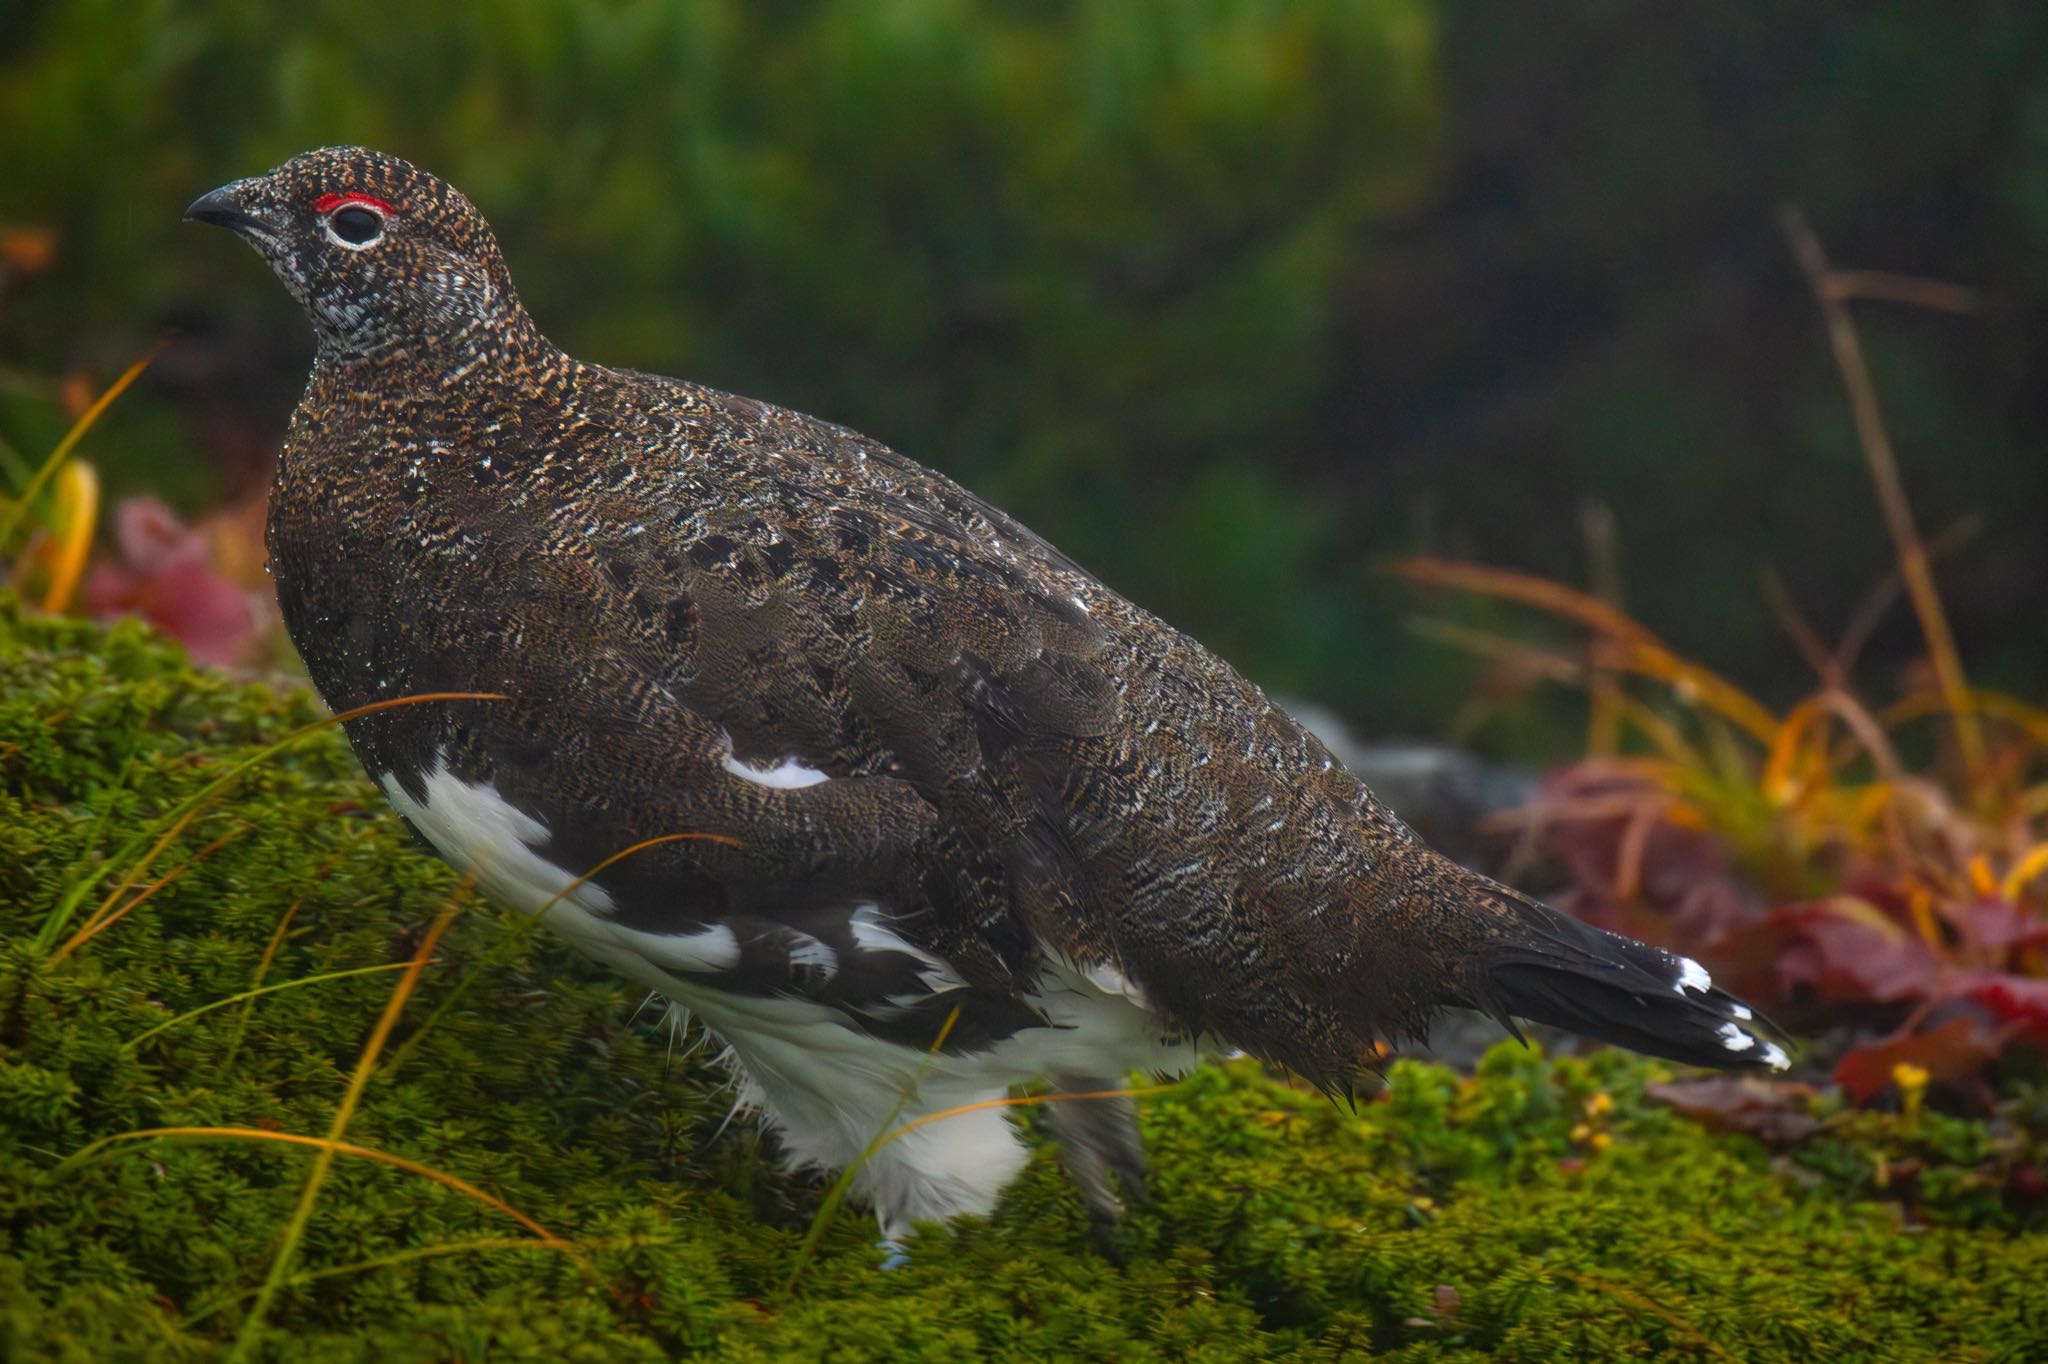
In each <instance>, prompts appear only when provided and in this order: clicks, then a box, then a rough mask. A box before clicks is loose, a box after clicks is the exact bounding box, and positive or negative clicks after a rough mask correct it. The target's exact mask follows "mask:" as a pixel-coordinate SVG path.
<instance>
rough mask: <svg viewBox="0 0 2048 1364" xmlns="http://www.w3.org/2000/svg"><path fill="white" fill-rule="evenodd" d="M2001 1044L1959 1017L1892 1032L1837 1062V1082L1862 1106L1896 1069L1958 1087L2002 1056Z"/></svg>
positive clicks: (1881, 1089)
mask: <svg viewBox="0 0 2048 1364" xmlns="http://www.w3.org/2000/svg"><path fill="white" fill-rule="evenodd" d="M2002 1042H2003V1039H2002V1038H2001V1037H2000V1036H1999V1035H1998V1034H1997V1033H1995V1032H1993V1031H1992V1030H1991V1029H1989V1028H1987V1027H1986V1026H1985V1025H1984V1022H1983V1020H1981V1019H1978V1018H1974V1017H1971V1016H1970V1015H1967V1014H1962V1015H1958V1016H1957V1017H1955V1018H1951V1019H1950V1020H1949V1021H1948V1022H1946V1023H1944V1024H1942V1025H1941V1026H1940V1027H1938V1028H1934V1029H1931V1030H1929V1031H1927V1032H1917V1033H1916V1032H1902V1033H1894V1034H1893V1035H1892V1036H1890V1037H1886V1038H1883V1039H1881V1040H1879V1041H1876V1042H1872V1043H1869V1044H1868V1045H1865V1046H1861V1047H1854V1048H1851V1049H1850V1050H1849V1051H1847V1052H1844V1053H1843V1055H1842V1059H1841V1060H1840V1061H1838V1062H1836V1063H1835V1083H1836V1084H1838V1085H1840V1086H1841V1087H1842V1089H1843V1091H1844V1092H1846V1093H1847V1094H1848V1095H1849V1097H1850V1098H1852V1099H1854V1100H1856V1102H1858V1103H1865V1102H1868V1101H1869V1100H1870V1099H1871V1098H1872V1097H1874V1096H1876V1095H1878V1094H1881V1093H1883V1092H1884V1090H1885V1088H1886V1087H1887V1086H1889V1085H1890V1084H1891V1083H1892V1069H1893V1067H1895V1066H1899V1065H1902V1064H1904V1065H1914V1066H1918V1067H1920V1068H1921V1069H1922V1070H1924V1071H1926V1072H1927V1075H1928V1078H1929V1079H1930V1080H1932V1081H1933V1082H1934V1083H1935V1084H1959V1083H1962V1082H1963V1081H1966V1080H1970V1079H1973V1078H1974V1077H1975V1076H1976V1074H1977V1072H1978V1071H1980V1070H1982V1069H1984V1067H1985V1066H1986V1065H1987V1064H1989V1063H1990V1062H1991V1060H1992V1059H1993V1058H1994V1057H1996V1056H1997V1055H1998V1049H1999V1046H2000V1045H2001V1044H2002Z"/></svg>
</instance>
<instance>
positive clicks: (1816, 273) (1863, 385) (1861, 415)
mask: <svg viewBox="0 0 2048 1364" xmlns="http://www.w3.org/2000/svg"><path fill="white" fill-rule="evenodd" d="M1780 221H1781V223H1782V225H1783V227H1784V231H1785V238H1786V240H1787V241H1788V242H1790V243H1791V246H1792V254H1793V256H1794V257H1795V258H1796V259H1797V260H1798V262H1799V268H1800V269H1801V270H1802V271H1804V272H1805V274H1806V278H1807V282H1808V284H1809V285H1810V286H1811V287H1812V289H1813V296H1814V298H1815V300H1816V301H1818V302H1819V304H1820V310H1821V316H1822V318H1823V319H1824V320H1825V321H1826V323H1827V331H1828V344H1829V346H1830V347H1831V348H1832V349H1833V351H1834V353H1835V366H1836V368H1837V369H1839V370H1840V371H1841V374H1842V387H1843V389H1844V390H1845V391H1846V392H1847V394H1848V398H1849V414H1850V417H1851V418H1852V420H1854V422H1855V424H1856V435H1857V440H1858V443H1859V444H1860V445H1861V446H1862V447H1863V457H1864V462H1865V463H1866V464H1868V465H1869V466H1870V477H1871V481H1872V482H1874V483H1875V484H1876V485H1877V500H1878V505H1879V506H1880V507H1881V508H1882V509H1883V511H1884V518H1885V524H1886V525H1887V526H1888V527H1889V528H1890V530H1891V535H1892V545H1893V547H1894V549H1895V551H1896V552H1897V554H1898V559H1899V577H1900V578H1901V579H1902V580H1903V581H1904V583H1905V585H1906V593H1907V595H1908V596H1909V597H1910V598H1911V599H1912V602H1913V611H1914V613H1915V614H1916V615H1918V616H1919V618H1920V630H1921V633H1922V634H1923V635H1925V636H1926V639H1927V652H1928V655H1929V658H1930V661H1931V662H1932V663H1933V665H1934V675H1935V677H1936V679H1937V681H1938V682H1939V684H1940V687H1941V694H1942V699H1943V701H1944V703H1945V704H1946V705H1947V706H1948V708H1949V710H1950V712H1951V713H1952V714H1953V715H1954V717H1955V727H1956V745H1957V747H1958V748H1959V749H1960V750H1961V754H1962V760H1963V772H1964V776H1965V778H1966V780H1967V781H1968V782H1969V784H1970V787H1971V789H1972V790H1975V789H1976V788H1977V785H1978V782H1979V779H1980V775H1981V773H1982V772H1983V770H1984V735H1983V731H1982V730H1981V729H1980V728H1979V726H1978V724H1977V712H1976V709H1975V707H1974V705H1973V704H1972V702H1971V698H1970V688H1969V683H1968V682H1967V681H1965V680H1964V677H1963V665H1962V659H1961V657H1960V655H1959V654H1958V653H1957V650H1956V641H1955V634H1954V632H1953V631H1952V630H1951V629H1950V628H1949V623H1948V614H1947V612H1945V611H1944V610H1943V609H1942V605H1941V595H1940V593H1938V592H1937V591H1935V587H1934V575H1933V573H1932V572H1931V571H1930V570H1929V568H1928V562H1927V546H1926V544H1925V542H1924V541H1922V540H1921V538H1920V531H1919V528H1918V526H1916V525H1915V524H1914V521H1913V508H1912V505H1911V504H1910V503H1909V502H1908V501H1907V500H1906V488H1905V483H1904V480H1903V479H1901V478H1900V476H1899V460H1898V455H1897V453H1896V452H1895V451H1894V450H1893V448H1892V440H1891V435H1890V433H1889V432H1887V431H1886V430H1885V424H1884V412H1883V409H1882V408H1881V407H1880V406H1879V405H1878V401H1877V386H1876V384H1875V383H1874V382H1873V381H1872V380H1871V377H1870V364H1869V362H1868V361H1867V360H1866V359H1865V357H1864V354H1863V338H1862V336H1861V335H1860V334H1859V333H1858V332H1857V330H1856V322H1855V319H1854V318H1852V317H1851V316H1850V315H1849V305H1848V303H1847V302H1846V301H1845V295H1844V291H1843V289H1842V287H1841V285H1840V280H1839V276H1838V275H1837V273H1836V272H1835V270H1834V268H1833V267H1832V266H1831V265H1829V263H1828V258H1827V253H1826V252H1825V251H1823V250H1822V249H1821V245H1820V240H1819V238H1817V237H1815V236H1814V235H1813V229H1812V228H1810V227H1809V226H1807V222H1806V215H1805V214H1803V213H1801V212H1800V211H1799V210H1798V209H1796V208H1792V207H1787V208H1785V209H1784V210H1783V212H1782V213H1781V215H1780Z"/></svg>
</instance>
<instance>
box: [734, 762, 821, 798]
mask: <svg viewBox="0 0 2048 1364" xmlns="http://www.w3.org/2000/svg"><path fill="white" fill-rule="evenodd" d="M725 770H726V771H728V772H730V773H732V774H733V775H734V776H735V777H738V778H739V779H740V780H741V781H750V782H752V783H753V784H754V785H756V786H766V787H770V788H772V789H774V790H777V791H794V790H798V789H800V788H802V787H805V786H816V785H817V784H818V783H819V782H821V781H830V780H832V778H831V777H830V776H828V775H827V774H825V773H823V772H820V771H819V770H818V769H817V768H815V767H805V766H804V765H803V764H802V763H800V762H798V761H797V760H796V759H795V758H784V759H783V760H782V761H781V762H779V763H777V764H775V766H773V767H756V766H755V765H754V764H752V763H744V762H741V761H740V760H739V759H738V758H736V757H734V756H733V755H732V754H730V753H728V754H726V755H725Z"/></svg>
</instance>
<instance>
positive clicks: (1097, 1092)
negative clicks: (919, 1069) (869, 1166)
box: [861, 1084, 1180, 1160]
mask: <svg viewBox="0 0 2048 1364" xmlns="http://www.w3.org/2000/svg"><path fill="white" fill-rule="evenodd" d="M1179 1088H1180V1086H1179V1085H1178V1084H1171V1085H1144V1086H1141V1087H1139V1088H1135V1089H1091V1090H1088V1091H1087V1092H1086V1093H1082V1094H1020V1095H1018V1096H1016V1097H1015V1098H1011V1097H1007V1096H1006V1097H1004V1098H1000V1099H983V1100H981V1101H980V1102H979V1103H971V1104H961V1105H960V1106H959V1107H958V1108H942V1109H940V1110H939V1111H938V1112H936V1113H926V1114H924V1115H923V1116H922V1117H917V1118H913V1119H911V1120H910V1121H909V1122H907V1123H904V1124H903V1125H902V1126H901V1127H897V1128H894V1129H892V1130H891V1131H890V1132H889V1134H888V1135H887V1136H885V1137H883V1138H882V1139H881V1140H880V1141H878V1142H876V1143H875V1144H874V1145H873V1146H872V1147H870V1148H869V1149H868V1150H867V1151H865V1152H863V1153H862V1155H861V1159H862V1160H866V1159H867V1158H868V1157H869V1156H871V1155H873V1154H874V1153H875V1152H876V1151H879V1150H881V1149H882V1148H883V1147H884V1146H887V1145H888V1144H889V1143H890V1142H892V1141H894V1140H896V1138H898V1137H905V1136H909V1135H910V1134H911V1133H912V1132H915V1131H916V1130H917V1129H918V1128H920V1127H928V1126H930V1125H931V1124H932V1123H935V1122H937V1121H939V1120H940V1119H941V1118H957V1117H959V1116H960V1115H961V1114H962V1113H979V1112H980V1111H981V1110H983V1109H985V1108H1035V1107H1037V1106H1038V1105H1039V1104H1063V1103H1078V1102H1082V1101H1085V1100H1089V1099H1147V1098H1150V1097H1151V1096H1153V1095H1154V1094H1165V1093H1167V1092H1169V1091H1170V1090H1175V1089H1179Z"/></svg>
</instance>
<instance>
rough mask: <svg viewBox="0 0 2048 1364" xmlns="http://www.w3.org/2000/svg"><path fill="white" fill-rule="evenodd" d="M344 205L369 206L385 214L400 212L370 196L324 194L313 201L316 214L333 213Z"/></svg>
mask: <svg viewBox="0 0 2048 1364" xmlns="http://www.w3.org/2000/svg"><path fill="white" fill-rule="evenodd" d="M343 204H368V205H369V206H370V207H371V208H374V209H377V210H379V211H381V212H384V213H396V212H398V210H397V209H395V208H393V207H392V206H391V205H389V204H387V203H385V202H384V201H383V200H382V199H379V198H377V197H376V196H374V195H370V194H323V195H321V196H320V197H319V198H318V199H315V200H314V201H313V211H314V212H315V213H332V212H334V210H335V209H337V208H340V207H341V206H342V205H343Z"/></svg>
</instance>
